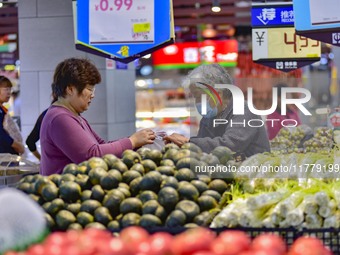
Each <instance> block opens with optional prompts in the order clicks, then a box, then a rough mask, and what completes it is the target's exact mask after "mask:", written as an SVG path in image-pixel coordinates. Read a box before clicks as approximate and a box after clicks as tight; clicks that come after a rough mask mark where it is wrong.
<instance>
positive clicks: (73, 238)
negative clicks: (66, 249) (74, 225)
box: [65, 230, 81, 243]
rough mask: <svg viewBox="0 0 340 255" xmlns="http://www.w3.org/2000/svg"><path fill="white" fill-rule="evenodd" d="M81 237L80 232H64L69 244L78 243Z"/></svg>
mask: <svg viewBox="0 0 340 255" xmlns="http://www.w3.org/2000/svg"><path fill="white" fill-rule="evenodd" d="M80 236H81V232H80V231H77V230H69V231H67V232H66V235H65V238H66V239H67V241H68V242H69V243H76V242H78V240H79V238H80Z"/></svg>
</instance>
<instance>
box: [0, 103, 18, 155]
mask: <svg viewBox="0 0 340 255" xmlns="http://www.w3.org/2000/svg"><path fill="white" fill-rule="evenodd" d="M6 114H7V109H6V108H4V107H3V106H1V105H0V153H11V154H18V153H17V152H16V151H15V150H14V149H13V148H12V144H13V142H14V140H13V138H12V137H10V135H9V134H8V133H7V131H6V130H5V129H4V119H5V115H6Z"/></svg>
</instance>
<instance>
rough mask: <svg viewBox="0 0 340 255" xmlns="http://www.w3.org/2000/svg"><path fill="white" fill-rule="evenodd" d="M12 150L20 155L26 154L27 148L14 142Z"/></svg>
mask: <svg viewBox="0 0 340 255" xmlns="http://www.w3.org/2000/svg"><path fill="white" fill-rule="evenodd" d="M12 148H13V149H14V150H15V151H16V152H17V153H19V154H24V153H25V147H24V145H23V144H22V143H19V142H17V141H14V142H13V143H12Z"/></svg>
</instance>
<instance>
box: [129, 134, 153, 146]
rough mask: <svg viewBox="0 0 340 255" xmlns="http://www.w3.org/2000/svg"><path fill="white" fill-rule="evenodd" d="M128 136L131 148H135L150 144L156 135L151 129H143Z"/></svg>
mask: <svg viewBox="0 0 340 255" xmlns="http://www.w3.org/2000/svg"><path fill="white" fill-rule="evenodd" d="M129 138H130V141H131V143H132V148H133V149H135V148H139V147H141V146H143V145H145V144H152V143H153V141H154V140H155V138H156V135H155V132H153V131H152V130H151V129H143V130H140V131H138V132H136V133H134V134H133V135H131V136H130V137H129Z"/></svg>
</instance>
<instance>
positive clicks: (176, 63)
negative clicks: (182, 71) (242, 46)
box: [152, 40, 238, 69]
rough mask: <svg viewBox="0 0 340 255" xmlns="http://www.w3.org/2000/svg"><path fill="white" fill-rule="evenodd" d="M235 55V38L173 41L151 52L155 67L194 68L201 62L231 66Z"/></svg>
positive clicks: (236, 45) (235, 61)
mask: <svg viewBox="0 0 340 255" xmlns="http://www.w3.org/2000/svg"><path fill="white" fill-rule="evenodd" d="M237 57H238V43H237V41H236V40H219V41H217V40H206V41H203V42H184V43H175V44H173V45H170V46H167V47H165V48H163V49H160V50H158V51H156V52H154V53H153V54H152V59H153V65H154V66H155V68H157V69H173V68H176V69H177V68H194V67H196V66H198V65H200V64H202V63H218V64H220V65H222V66H230V67H233V66H236V63H237Z"/></svg>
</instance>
